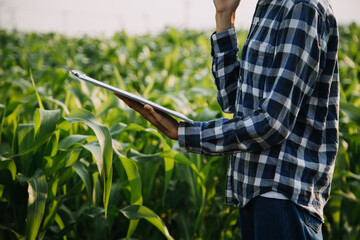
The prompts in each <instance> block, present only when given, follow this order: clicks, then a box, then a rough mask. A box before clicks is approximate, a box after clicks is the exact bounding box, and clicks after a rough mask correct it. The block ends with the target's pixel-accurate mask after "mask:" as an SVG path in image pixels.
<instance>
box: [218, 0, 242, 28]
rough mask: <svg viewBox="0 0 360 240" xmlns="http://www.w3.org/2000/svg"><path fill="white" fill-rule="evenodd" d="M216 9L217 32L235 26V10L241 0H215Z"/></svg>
mask: <svg viewBox="0 0 360 240" xmlns="http://www.w3.org/2000/svg"><path fill="white" fill-rule="evenodd" d="M213 1H214V5H215V9H216V15H215V19H216V32H217V33H219V32H222V31H225V30H227V29H230V28H232V27H234V24H235V12H236V9H237V7H238V6H239V4H240V2H241V0H213Z"/></svg>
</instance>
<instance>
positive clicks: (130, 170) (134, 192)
mask: <svg viewBox="0 0 360 240" xmlns="http://www.w3.org/2000/svg"><path fill="white" fill-rule="evenodd" d="M114 152H115V154H116V155H117V156H118V157H119V159H120V161H121V163H122V165H123V167H124V169H125V172H126V175H127V178H128V181H129V184H130V188H131V196H130V203H131V204H142V203H143V197H142V193H141V186H142V185H141V178H140V174H139V171H138V169H137V165H136V163H135V162H134V161H133V160H131V159H129V158H127V157H125V156H123V155H122V154H121V153H119V152H118V151H117V150H116V149H115V148H114ZM138 222H139V220H137V219H132V220H130V224H129V228H128V232H127V235H126V237H127V238H130V237H131V236H132V234H133V233H134V232H135V230H136V227H137V225H138Z"/></svg>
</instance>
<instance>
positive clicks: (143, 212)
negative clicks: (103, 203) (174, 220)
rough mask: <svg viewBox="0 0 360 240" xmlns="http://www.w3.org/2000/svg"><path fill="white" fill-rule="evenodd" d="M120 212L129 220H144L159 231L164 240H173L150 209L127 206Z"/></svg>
mask: <svg viewBox="0 0 360 240" xmlns="http://www.w3.org/2000/svg"><path fill="white" fill-rule="evenodd" d="M120 212H121V213H122V214H124V216H125V217H127V218H128V219H131V220H137V219H146V220H147V221H148V222H149V223H151V224H152V225H154V226H155V227H156V228H157V229H159V230H160V231H161V232H162V234H163V235H164V236H165V237H166V239H173V237H172V236H171V235H170V233H169V231H168V229H167V227H166V225H165V224H164V222H163V221H162V220H161V219H160V217H159V216H158V215H156V213H154V212H153V211H152V210H151V209H149V208H147V207H145V206H143V205H129V206H126V207H124V208H122V209H120Z"/></svg>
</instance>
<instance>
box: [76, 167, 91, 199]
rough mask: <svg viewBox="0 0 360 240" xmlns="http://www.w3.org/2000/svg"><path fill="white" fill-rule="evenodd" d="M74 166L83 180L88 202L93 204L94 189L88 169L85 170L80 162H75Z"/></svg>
mask: <svg viewBox="0 0 360 240" xmlns="http://www.w3.org/2000/svg"><path fill="white" fill-rule="evenodd" d="M72 166H73V167H74V169H75V172H76V173H77V175H79V177H80V178H81V180H82V181H83V182H84V184H85V187H86V191H87V196H88V201H89V202H90V203H91V202H92V187H91V180H90V176H89V173H88V171H87V169H86V168H85V166H84V164H82V163H81V162H80V161H77V162H75V163H74V164H73V165H72Z"/></svg>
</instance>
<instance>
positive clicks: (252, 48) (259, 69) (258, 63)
mask: <svg viewBox="0 0 360 240" xmlns="http://www.w3.org/2000/svg"><path fill="white" fill-rule="evenodd" d="M274 51H275V47H274V46H273V45H271V44H270V43H267V42H260V41H258V40H255V39H253V40H250V41H249V44H248V48H247V62H248V63H249V69H248V70H249V71H252V72H254V73H256V74H261V73H262V74H263V73H264V71H266V69H269V68H270V67H271V65H272V62H273V58H274Z"/></svg>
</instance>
